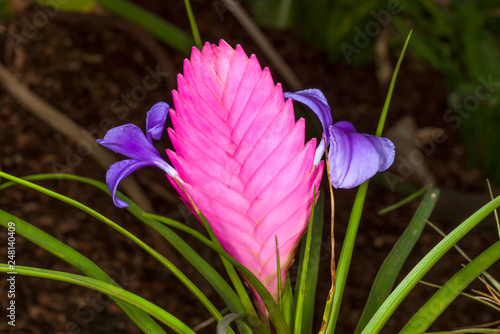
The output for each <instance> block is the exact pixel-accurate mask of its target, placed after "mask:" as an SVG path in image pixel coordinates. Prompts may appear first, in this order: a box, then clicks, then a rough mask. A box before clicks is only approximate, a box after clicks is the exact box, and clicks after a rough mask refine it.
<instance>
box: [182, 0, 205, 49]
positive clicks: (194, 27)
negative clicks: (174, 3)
mask: <svg viewBox="0 0 500 334" xmlns="http://www.w3.org/2000/svg"><path fill="white" fill-rule="evenodd" d="M184 5H185V6H186V11H187V14H188V18H189V23H190V24H191V31H192V32H193V38H194V42H195V44H196V47H197V48H198V49H200V50H201V48H202V47H203V44H202V43H201V37H200V31H199V30H198V25H197V24H196V19H195V18H194V14H193V9H192V8H191V3H190V2H189V0H184Z"/></svg>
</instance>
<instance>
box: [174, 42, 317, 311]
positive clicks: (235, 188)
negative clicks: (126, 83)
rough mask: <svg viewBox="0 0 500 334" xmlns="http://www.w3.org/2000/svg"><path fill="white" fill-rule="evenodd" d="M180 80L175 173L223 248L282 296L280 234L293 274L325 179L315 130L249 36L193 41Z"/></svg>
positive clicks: (185, 196) (176, 93)
mask: <svg viewBox="0 0 500 334" xmlns="http://www.w3.org/2000/svg"><path fill="white" fill-rule="evenodd" d="M177 82H178V90H177V91H173V100H174V109H171V110H170V115H171V119H172V124H173V128H172V129H168V134H169V136H170V139H171V141H172V144H173V147H174V150H175V151H171V150H167V154H168V157H169V158H170V161H171V163H172V165H173V167H174V168H175V170H176V171H177V173H178V176H176V177H175V181H174V179H173V178H172V177H171V176H168V177H169V179H170V181H171V182H172V185H173V186H174V187H175V188H176V189H177V191H178V192H179V193H180V195H181V197H182V199H183V200H184V202H185V203H186V204H187V206H188V207H190V208H191V210H193V211H194V207H193V206H192V205H191V201H192V203H194V205H195V206H196V207H197V208H198V209H199V210H200V211H201V212H202V213H203V215H204V216H205V217H206V218H207V220H208V222H209V223H210V225H211V227H212V228H213V230H214V232H215V234H216V236H217V238H218V239H219V241H220V242H221V244H222V246H223V247H224V249H225V250H226V251H227V252H228V253H229V254H230V255H231V256H233V257H234V258H235V259H236V260H238V261H239V262H240V263H241V264H243V265H244V266H245V267H246V268H248V269H249V270H250V271H252V272H253V273H254V274H255V275H256V276H257V277H258V278H259V280H260V281H261V282H262V283H263V284H264V285H265V286H266V287H267V289H268V290H269V292H270V293H271V294H272V295H273V297H274V298H275V299H277V298H278V294H279V291H278V272H277V260H276V241H275V240H276V237H277V240H278V246H279V255H280V263H281V273H279V274H280V275H281V280H282V281H283V282H284V281H285V279H286V272H287V270H288V268H289V267H290V265H291V264H292V261H293V258H294V255H295V250H296V248H297V246H298V244H299V242H300V240H301V237H302V236H303V234H304V231H305V230H306V228H307V225H308V222H309V217H310V214H311V206H312V203H313V200H315V198H314V191H315V188H316V189H319V184H320V182H321V175H322V172H323V161H321V162H319V163H318V164H317V165H315V163H314V155H315V150H316V140H315V139H312V140H310V141H309V142H307V143H305V138H304V134H305V129H304V125H305V123H304V120H303V119H300V120H299V121H297V122H296V121H295V115H294V110H293V105H292V101H291V100H290V99H289V100H287V101H285V99H284V97H283V91H282V88H281V85H280V84H277V85H275V84H274V82H273V79H272V77H271V74H270V72H269V69H267V68H265V69H262V68H261V66H260V64H259V62H258V61H257V58H256V57H255V56H254V55H252V56H250V57H248V56H247V55H246V54H245V52H244V51H243V49H242V48H241V47H240V46H236V48H235V49H233V48H231V47H230V46H229V45H228V44H227V43H226V42H224V41H221V42H220V44H219V46H217V45H211V44H209V43H206V44H205V45H204V47H203V50H202V51H201V52H200V51H199V50H198V49H196V48H193V51H192V53H191V58H190V59H189V60H187V59H186V60H185V61H184V69H183V74H179V75H178V77H177ZM176 182H177V183H178V184H177V183H176ZM179 185H180V187H179ZM256 297H257V296H256ZM256 300H257V304H258V307H259V309H260V312H261V313H262V314H265V313H263V312H265V309H264V308H263V305H262V303H261V301H260V299H259V298H258V297H257V298H256Z"/></svg>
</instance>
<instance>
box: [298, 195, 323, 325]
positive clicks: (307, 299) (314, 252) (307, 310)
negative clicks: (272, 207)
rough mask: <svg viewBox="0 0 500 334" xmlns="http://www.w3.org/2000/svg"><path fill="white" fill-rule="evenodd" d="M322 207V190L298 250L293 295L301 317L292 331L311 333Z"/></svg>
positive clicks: (319, 248)
mask: <svg viewBox="0 0 500 334" xmlns="http://www.w3.org/2000/svg"><path fill="white" fill-rule="evenodd" d="M324 207H325V196H324V193H323V192H322V193H321V194H320V196H319V198H318V202H317V203H316V205H315V206H314V215H313V217H311V218H312V220H311V221H312V224H310V225H309V230H308V232H307V236H306V240H305V241H306V242H304V240H303V241H302V246H301V251H300V262H299V268H298V272H299V275H300V277H299V282H300V284H299V285H298V286H297V288H296V292H295V296H296V299H297V306H296V309H297V310H298V309H299V307H302V311H301V312H302V319H301V321H300V323H299V324H298V326H297V327H295V330H294V333H301V334H308V333H312V327H313V318H314V304H315V297H316V286H317V283H318V267H319V257H320V252H321V244H322V234H323V220H324V216H323V211H324ZM306 257H308V261H304V260H305V258H306ZM306 266H307V267H306ZM303 277H305V280H303ZM301 295H303V297H302V298H299V297H300V296H301ZM299 303H300V304H299ZM295 317H296V318H295V319H297V312H296V315H295Z"/></svg>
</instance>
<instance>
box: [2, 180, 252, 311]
mask: <svg viewBox="0 0 500 334" xmlns="http://www.w3.org/2000/svg"><path fill="white" fill-rule="evenodd" d="M23 179H24V180H27V181H43V180H71V181H76V182H80V183H84V184H88V185H91V186H93V187H95V188H97V189H99V190H101V191H103V192H104V193H106V194H108V195H109V196H111V193H110V192H109V189H108V186H107V185H106V184H105V183H103V182H100V181H96V180H92V179H89V178H85V177H81V176H77V175H71V174H38V175H31V176H26V177H24V178H23ZM15 184H16V183H14V182H6V183H4V184H1V185H0V190H2V189H5V188H8V187H11V186H13V185H15ZM116 195H117V196H118V198H120V199H121V200H123V201H125V202H126V203H127V204H128V205H129V206H128V207H127V211H129V212H130V213H131V214H132V215H134V216H135V217H136V218H138V219H139V220H140V221H142V222H143V223H144V224H146V225H148V226H150V227H151V228H153V229H154V230H155V231H156V232H158V233H159V234H161V235H162V236H163V237H164V238H165V240H167V241H168V242H169V243H170V244H171V245H172V246H173V247H174V248H175V249H176V250H178V251H179V253H180V254H181V255H182V256H183V257H184V258H185V259H186V260H187V261H188V262H189V263H190V264H191V265H193V267H195V268H196V270H198V272H199V273H200V274H201V275H202V276H203V277H204V278H205V279H206V280H207V281H208V282H209V283H210V285H212V287H213V288H214V289H215V291H216V292H217V293H218V294H219V295H220V296H221V297H222V299H223V300H224V302H225V303H226V305H227V306H228V307H229V309H230V311H231V312H234V313H243V312H244V308H243V305H242V304H241V301H240V299H239V298H238V295H237V294H236V293H235V292H234V290H233V289H232V288H231V286H230V285H229V284H228V283H227V282H226V281H225V279H224V278H223V277H222V276H221V275H220V274H219V273H218V272H217V271H216V270H215V269H214V268H213V267H212V266H211V265H210V264H208V262H206V261H205V260H204V259H203V258H202V257H201V256H200V255H199V254H198V253H196V251H194V250H193V248H192V247H191V246H189V245H188V244H187V243H186V242H185V241H184V239H183V238H181V237H180V236H179V235H177V234H176V233H175V232H174V231H173V230H171V229H170V228H168V227H167V226H165V225H164V224H162V223H160V221H161V222H163V223H165V224H167V223H168V224H169V225H171V226H173V227H175V228H181V226H182V225H183V224H180V223H179V222H175V221H173V220H172V219H169V218H166V217H161V216H156V215H150V214H147V213H146V212H144V210H142V209H141V208H139V207H138V206H137V205H136V204H135V203H134V202H132V201H131V200H130V199H129V198H128V197H126V196H125V195H123V194H122V193H121V192H119V191H118V192H117V193H116ZM110 203H111V201H110ZM151 217H154V218H156V219H152V218H151ZM182 230H183V231H185V232H188V233H189V231H192V229H189V228H187V227H185V228H183V229H182ZM192 235H193V236H195V237H197V236H198V237H200V238H199V240H200V241H202V242H204V243H206V245H207V246H209V247H210V246H212V247H213V245H212V242H211V241H210V240H208V239H207V238H205V237H204V236H201V235H200V234H199V233H198V232H196V233H193V234H192Z"/></svg>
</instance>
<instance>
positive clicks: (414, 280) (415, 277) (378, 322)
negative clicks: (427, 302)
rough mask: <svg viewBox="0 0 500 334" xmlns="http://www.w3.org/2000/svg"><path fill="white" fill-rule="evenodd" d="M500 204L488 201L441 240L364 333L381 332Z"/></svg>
mask: <svg viewBox="0 0 500 334" xmlns="http://www.w3.org/2000/svg"><path fill="white" fill-rule="evenodd" d="M498 206H500V196H498V197H496V198H495V199H493V200H491V201H490V202H488V203H487V204H486V205H484V206H483V207H482V208H480V209H479V210H478V211H476V212H475V213H474V214H472V215H471V216H470V217H469V218H467V219H466V220H465V221H464V222H463V223H462V224H460V225H459V226H458V227H456V228H455V229H454V230H453V231H452V232H451V233H450V234H448V236H447V237H446V238H444V239H443V240H442V241H441V242H439V243H438V244H437V245H436V246H435V247H434V248H433V249H432V250H431V251H430V252H429V253H427V255H426V256H425V257H424V258H423V259H422V260H421V261H420V262H419V263H418V264H417V265H416V266H415V267H414V268H413V269H412V270H411V272H410V273H409V274H408V275H407V276H406V277H405V278H404V279H403V281H402V282H401V283H400V284H399V285H398V286H397V287H396V289H394V291H393V292H392V293H391V294H390V295H389V297H387V299H386V300H385V302H384V303H383V304H382V305H381V306H380V308H379V309H378V311H377V312H376V313H375V314H374V315H373V317H372V318H371V320H370V322H369V323H368V324H367V325H366V327H365V329H364V330H363V332H362V333H363V334H368V333H373V334H374V333H379V332H380V331H381V329H382V327H383V326H384V325H385V323H386V322H387V320H388V319H389V317H390V316H391V315H392V314H393V313H394V311H395V310H396V308H397V307H398V306H399V305H400V304H401V302H402V301H403V299H404V298H405V297H406V296H407V295H408V294H409V293H410V291H411V290H412V289H413V288H414V287H415V285H417V284H418V282H419V281H420V280H421V279H422V278H423V277H424V275H425V274H426V273H427V272H428V271H429V270H430V269H431V268H432V267H433V266H434V265H435V264H436V262H437V261H438V260H439V259H440V258H441V257H442V256H443V255H444V254H445V253H446V252H447V251H448V250H449V249H450V248H452V247H453V245H455V244H456V243H457V242H458V241H459V240H460V239H461V238H462V237H463V236H465V235H466V234H467V233H468V232H469V231H470V230H471V229H472V228H473V227H474V226H476V225H477V224H479V223H480V222H481V221H482V220H483V219H484V218H486V216H488V215H489V214H490V213H492V212H493V210H494V209H495V208H497V207H498Z"/></svg>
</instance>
